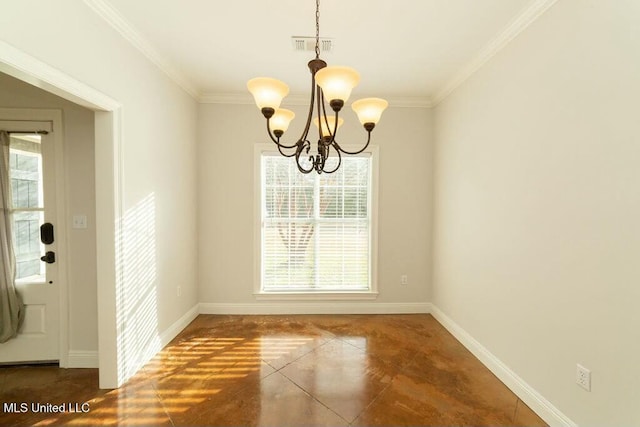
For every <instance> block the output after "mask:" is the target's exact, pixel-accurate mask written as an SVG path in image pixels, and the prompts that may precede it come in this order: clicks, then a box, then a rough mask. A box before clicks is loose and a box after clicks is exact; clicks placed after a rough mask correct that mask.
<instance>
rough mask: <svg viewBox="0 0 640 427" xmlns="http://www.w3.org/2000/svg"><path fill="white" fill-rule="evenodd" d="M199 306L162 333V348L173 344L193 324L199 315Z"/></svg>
mask: <svg viewBox="0 0 640 427" xmlns="http://www.w3.org/2000/svg"><path fill="white" fill-rule="evenodd" d="M198 309H199V307H198V304H196V305H194V306H193V307H191V308H190V309H189V311H187V312H186V313H185V314H184V315H183V316H182V317H181V318H179V319H178V320H176V321H175V322H174V323H173V325H171V326H169V327H168V328H167V329H166V330H164V331H163V332H162V333H160V348H164V346H166V345H167V344H169V343H170V342H171V340H172V339H174V338H175V337H176V336H177V335H178V334H179V333H180V332H182V330H183V329H184V328H186V327H187V326H189V323H191V322H193V319H195V318H196V317H198V314H199V310H198Z"/></svg>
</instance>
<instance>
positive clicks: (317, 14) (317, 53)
mask: <svg viewBox="0 0 640 427" xmlns="http://www.w3.org/2000/svg"><path fill="white" fill-rule="evenodd" d="M318 58H320V0H316V59H318Z"/></svg>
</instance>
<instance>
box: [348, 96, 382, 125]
mask: <svg viewBox="0 0 640 427" xmlns="http://www.w3.org/2000/svg"><path fill="white" fill-rule="evenodd" d="M388 106H389V103H388V102H387V101H385V100H384V99H381V98H364V99H359V100H357V101H354V102H353V104H351V109H353V111H355V112H356V114H357V115H358V120H360V123H362V124H363V125H364V124H367V123H373V124H374V125H375V124H378V122H379V121H380V116H382V112H383V111H384V110H385V109H386V108H387V107H388Z"/></svg>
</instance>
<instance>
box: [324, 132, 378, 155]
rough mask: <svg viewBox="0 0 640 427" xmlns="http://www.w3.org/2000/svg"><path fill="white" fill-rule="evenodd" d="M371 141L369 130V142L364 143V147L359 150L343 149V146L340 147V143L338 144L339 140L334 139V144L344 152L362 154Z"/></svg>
mask: <svg viewBox="0 0 640 427" xmlns="http://www.w3.org/2000/svg"><path fill="white" fill-rule="evenodd" d="M370 142H371V131H370V130H369V131H367V143H366V144H365V145H364V147H362V149H360V150H358V151H347V150H345V149H343V148H342V147H340V145H339V144H338V142H336V141H333V144H334V145H335V146H336V148H337V149H338V150H339V151H342V152H343V153H344V154H352V155H353V154H360V153H362V152H363V151H364V150H366V149H367V147H368V146H369V143H370Z"/></svg>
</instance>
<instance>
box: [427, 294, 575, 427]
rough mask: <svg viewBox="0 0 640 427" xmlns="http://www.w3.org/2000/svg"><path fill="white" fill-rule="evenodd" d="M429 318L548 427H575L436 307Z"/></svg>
mask: <svg viewBox="0 0 640 427" xmlns="http://www.w3.org/2000/svg"><path fill="white" fill-rule="evenodd" d="M431 314H432V315H433V317H435V318H436V320H437V321H438V322H440V324H442V326H444V327H445V328H446V329H447V330H448V331H449V332H450V333H451V334H452V335H453V336H454V337H456V339H457V340H458V341H460V342H461V343H462V345H464V346H465V347H466V348H467V349H468V350H469V351H470V352H471V353H473V354H474V356H476V357H477V358H478V359H479V360H480V361H481V362H482V363H483V364H484V365H485V366H486V367H487V368H488V369H489V370H490V371H491V372H492V373H493V374H494V375H495V376H496V377H498V378H499V379H500V380H501V381H502V382H503V383H505V385H506V386H507V387H509V388H510V389H511V391H513V392H514V393H515V394H516V395H517V396H518V397H519V398H520V399H521V400H522V401H523V402H524V403H526V404H527V405H528V406H529V407H530V408H531V409H533V411H534V412H535V413H536V414H538V415H539V416H540V417H541V418H542V419H543V420H545V421H546V422H547V423H549V425H550V426H564V427H577V424H576V423H575V422H573V421H572V420H571V419H570V418H569V417H567V416H566V415H564V414H563V413H562V412H560V410H558V408H556V407H555V406H553V405H552V404H551V402H549V401H548V400H547V399H545V398H544V397H543V396H542V395H541V394H540V393H538V392H537V391H536V390H535V389H534V388H533V387H531V386H530V385H529V384H527V383H526V382H525V381H524V380H523V379H522V378H520V377H519V376H518V375H517V374H516V373H515V372H513V371H512V370H511V369H510V368H509V367H508V366H507V365H505V364H504V363H503V362H502V361H501V360H500V359H498V358H497V357H496V356H495V355H494V354H493V353H491V352H490V351H489V350H488V349H487V348H486V347H484V346H483V345H482V344H480V343H479V342H478V341H476V340H475V338H473V337H472V336H471V335H470V334H469V333H468V332H467V331H465V330H464V329H462V327H461V326H460V325H458V324H457V323H456V322H454V321H453V320H451V318H450V317H449V316H447V315H446V314H444V312H442V310H440V309H439V308H438V307H436V306H435V305H432V307H431Z"/></svg>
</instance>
